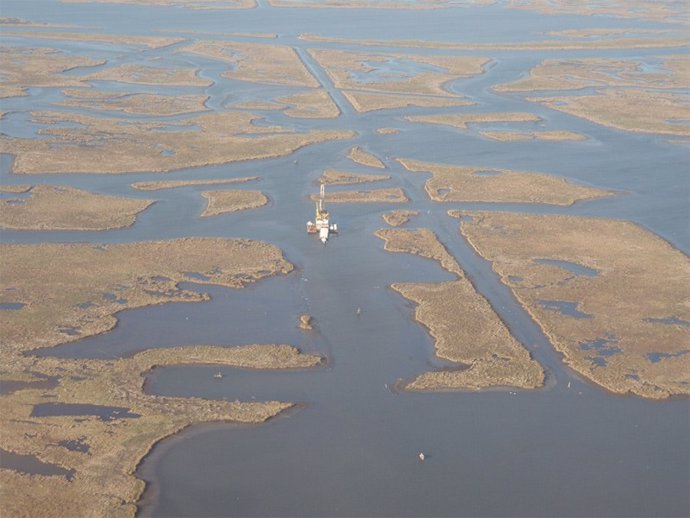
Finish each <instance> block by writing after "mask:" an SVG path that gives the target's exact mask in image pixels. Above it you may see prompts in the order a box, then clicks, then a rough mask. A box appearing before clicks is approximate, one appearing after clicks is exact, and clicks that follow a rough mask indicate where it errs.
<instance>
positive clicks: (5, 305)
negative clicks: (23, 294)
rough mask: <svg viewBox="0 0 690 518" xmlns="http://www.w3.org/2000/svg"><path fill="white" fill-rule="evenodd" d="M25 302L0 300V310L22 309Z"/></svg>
mask: <svg viewBox="0 0 690 518" xmlns="http://www.w3.org/2000/svg"><path fill="white" fill-rule="evenodd" d="M24 306H26V304H24V303H23V302H0V310H3V309H4V310H9V311H17V310H18V309H22V308H23V307H24Z"/></svg>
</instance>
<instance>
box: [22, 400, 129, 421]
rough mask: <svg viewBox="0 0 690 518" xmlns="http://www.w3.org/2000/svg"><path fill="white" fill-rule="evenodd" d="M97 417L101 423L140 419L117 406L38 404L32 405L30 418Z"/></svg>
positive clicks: (127, 409)
mask: <svg viewBox="0 0 690 518" xmlns="http://www.w3.org/2000/svg"><path fill="white" fill-rule="evenodd" d="M87 415H89V416H97V417H98V418H99V419H100V420H101V421H113V420H115V419H131V418H136V417H141V415H139V414H135V413H132V412H130V411H129V408H125V407H117V406H103V405H89V404H78V403H39V404H38V405H34V408H33V410H32V411H31V417H55V416H87Z"/></svg>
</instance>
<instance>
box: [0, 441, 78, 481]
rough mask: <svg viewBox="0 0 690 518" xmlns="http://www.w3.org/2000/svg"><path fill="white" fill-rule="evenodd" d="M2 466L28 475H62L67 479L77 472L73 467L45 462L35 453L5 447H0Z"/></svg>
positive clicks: (70, 478)
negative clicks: (29, 453) (22, 452)
mask: <svg viewBox="0 0 690 518" xmlns="http://www.w3.org/2000/svg"><path fill="white" fill-rule="evenodd" d="M0 468H3V469H11V470H13V471H19V472H20V473H26V474H27V475H45V476H49V477H50V476H61V477H65V478H66V479H67V480H72V479H73V478H74V473H75V470H73V469H65V468H62V467H60V466H56V465H55V464H48V463H47V462H43V461H41V460H39V459H38V458H37V457H36V456H35V455H20V454H19V453H13V452H10V451H5V450H3V449H0Z"/></svg>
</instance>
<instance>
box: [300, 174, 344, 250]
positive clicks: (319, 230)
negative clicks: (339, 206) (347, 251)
mask: <svg viewBox="0 0 690 518" xmlns="http://www.w3.org/2000/svg"><path fill="white" fill-rule="evenodd" d="M325 197H326V186H325V185H324V184H321V189H320V191H319V200H318V201H317V202H315V204H314V205H315V206H316V210H315V214H314V221H307V232H308V233H309V234H319V239H320V240H321V242H322V243H323V244H324V245H325V244H326V241H328V237H329V235H330V234H337V233H338V225H337V224H336V223H331V222H330V219H329V217H330V216H329V214H328V211H327V210H326V206H325V201H324V199H325Z"/></svg>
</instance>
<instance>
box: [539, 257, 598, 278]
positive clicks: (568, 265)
mask: <svg viewBox="0 0 690 518" xmlns="http://www.w3.org/2000/svg"><path fill="white" fill-rule="evenodd" d="M534 262H535V263H537V264H544V265H547V266H557V267H559V268H563V269H564V270H567V271H569V272H570V273H574V274H575V275H583V276H585V277H596V276H597V275H599V271H598V270H595V269H594V268H589V267H587V266H584V265H581V264H579V263H574V262H572V261H562V260H560V259H544V258H542V259H535V260H534Z"/></svg>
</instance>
